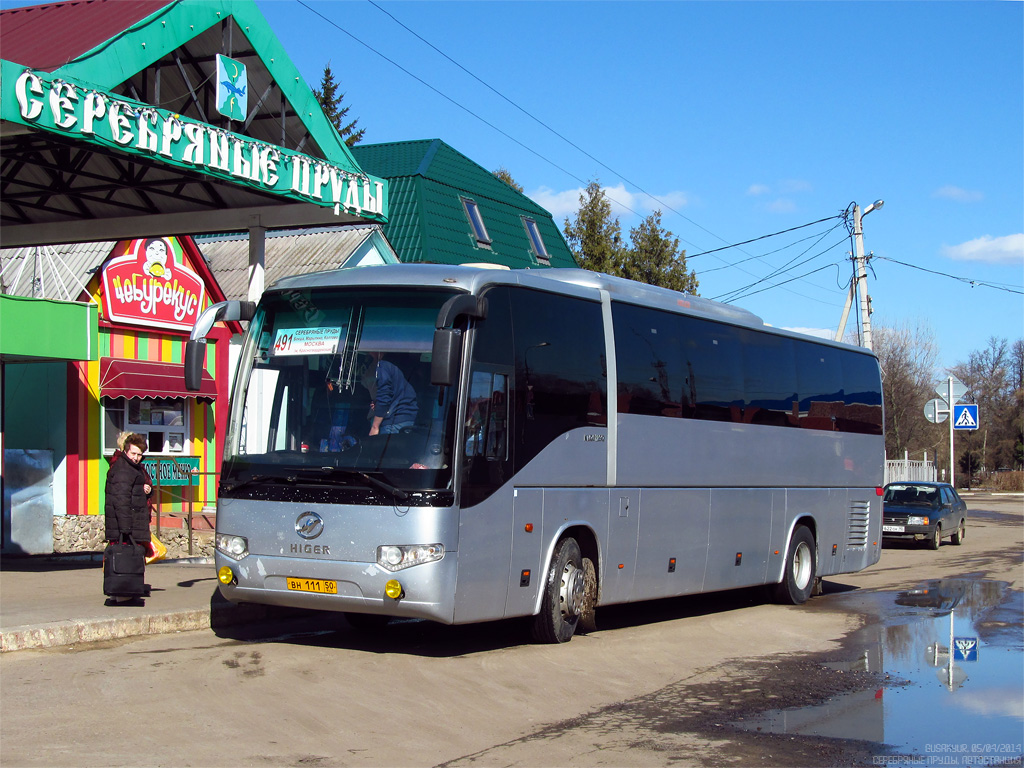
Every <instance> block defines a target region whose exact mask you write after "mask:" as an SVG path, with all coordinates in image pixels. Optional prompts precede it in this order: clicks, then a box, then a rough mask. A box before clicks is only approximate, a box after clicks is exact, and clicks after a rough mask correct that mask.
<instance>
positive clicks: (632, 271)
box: [621, 211, 698, 294]
mask: <svg viewBox="0 0 1024 768" xmlns="http://www.w3.org/2000/svg"><path fill="white" fill-rule="evenodd" d="M629 239H630V245H631V247H630V249H629V251H628V253H627V256H626V258H625V259H624V260H623V262H622V272H621V274H622V276H623V277H628V278H629V279H630V280H637V281H639V282H641V283H647V284H648V285H660V286H662V287H663V288H671V289H672V290H673V291H681V292H682V293H690V294H696V293H697V285H698V282H697V276H696V275H695V274H694V273H693V272H691V271H689V270H688V269H687V268H686V251H680V250H679V238H677V237H675V236H674V235H673V234H672V233H671V232H669V231H668V230H666V229H664V228H663V227H662V226H661V211H655V212H654V213H652V214H651V215H650V216H648V217H647V218H646V219H644V220H643V221H642V222H640V225H639V226H637V227H635V228H633V229H631V230H630V232H629Z"/></svg>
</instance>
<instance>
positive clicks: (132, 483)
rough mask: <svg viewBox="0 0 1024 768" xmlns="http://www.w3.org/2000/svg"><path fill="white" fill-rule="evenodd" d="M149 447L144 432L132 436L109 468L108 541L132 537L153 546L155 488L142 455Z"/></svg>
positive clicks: (136, 541)
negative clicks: (151, 524)
mask: <svg viewBox="0 0 1024 768" xmlns="http://www.w3.org/2000/svg"><path fill="white" fill-rule="evenodd" d="M147 447H148V446H147V445H146V438H144V437H143V436H142V435H138V434H134V433H133V434H130V435H128V436H127V437H126V438H125V440H124V447H123V448H122V450H121V452H120V455H115V459H114V462H113V463H112V464H111V465H110V469H109V470H108V471H107V483H106V497H107V498H106V506H105V508H104V514H105V516H106V524H105V533H106V539H107V541H110V542H117V541H121V540H123V539H126V538H127V537H129V536H131V537H132V538H133V539H134V540H135V543H136V544H141V545H143V546H146V547H148V546H149V543H150V540H151V538H150V532H149V495H150V494H151V493H152V492H153V487H152V486H151V485H150V482H149V473H148V472H146V469H145V467H143V466H142V455H143V454H144V453H145V452H146V449H147Z"/></svg>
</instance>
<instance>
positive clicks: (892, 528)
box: [882, 525, 905, 533]
mask: <svg viewBox="0 0 1024 768" xmlns="http://www.w3.org/2000/svg"><path fill="white" fill-rule="evenodd" d="M904 530H905V529H904V527H903V526H902V525H883V526H882V533H903V531H904Z"/></svg>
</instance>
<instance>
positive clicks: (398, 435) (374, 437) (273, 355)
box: [224, 289, 454, 488]
mask: <svg viewBox="0 0 1024 768" xmlns="http://www.w3.org/2000/svg"><path fill="white" fill-rule="evenodd" d="M450 297H451V294H450V293H443V292H438V291H413V290H407V289H395V290H387V291H384V290H372V291H351V290H349V291H342V290H338V289H314V290H304V291H301V292H300V291H291V292H286V293H281V294H277V295H273V296H270V297H267V298H266V299H265V300H264V302H263V304H262V305H261V309H260V311H259V312H258V313H257V316H256V317H255V318H254V319H253V325H252V328H250V332H249V337H248V339H247V343H246V345H245V348H244V350H243V352H242V360H241V362H240V364H239V373H238V376H239V382H238V383H237V384H236V387H235V392H234V401H233V408H232V418H231V425H230V428H229V434H228V439H227V452H226V455H225V470H224V471H225V475H234V481H235V482H239V481H240V480H243V481H244V478H245V477H252V476H258V477H261V478H274V477H278V476H282V475H287V476H290V477H294V476H295V471H296V470H297V471H298V472H299V476H300V477H303V476H305V475H306V474H309V475H310V476H311V477H312V476H315V479H316V481H317V482H323V481H327V480H330V479H331V478H340V477H343V476H344V475H345V474H346V473H347V474H349V475H351V474H353V473H363V474H364V475H365V474H367V473H369V474H372V475H373V477H375V478H377V479H378V480H382V481H384V482H386V483H389V484H391V485H394V486H399V487H404V488H445V487H446V486H447V484H448V482H449V480H450V477H451V471H450V467H449V463H450V462H449V456H450V453H451V452H450V442H451V435H450V434H449V432H450V430H448V429H446V424H447V423H449V422H451V423H452V424H454V420H453V419H449V405H450V390H452V389H453V388H452V387H436V386H434V385H432V384H431V381H430V359H431V342H432V339H433V333H434V325H435V322H436V320H437V313H438V310H439V308H440V307H441V305H442V304H443V303H444V301H445V300H446V299H448V298H450ZM304 470H305V471H304ZM225 479H227V478H225Z"/></svg>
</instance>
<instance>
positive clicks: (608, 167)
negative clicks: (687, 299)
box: [299, 0, 732, 248]
mask: <svg viewBox="0 0 1024 768" xmlns="http://www.w3.org/2000/svg"><path fill="white" fill-rule="evenodd" d="M299 2H300V3H301V0H299ZM368 2H369V3H370V5H372V6H373V7H374V8H376V9H377V10H379V11H380V12H381V13H383V14H385V15H386V16H388V17H389V18H390V19H391V20H392V21H394V22H395V23H396V24H398V25H399V26H401V27H402V28H403V29H405V30H406V31H407V32H409V33H410V34H411V35H413V36H415V37H416V38H417V39H419V40H421V41H422V42H423V43H424V44H426V45H428V46H430V47H431V48H432V49H433V50H435V51H436V52H437V53H439V54H440V55H441V56H444V58H445V59H447V60H448V61H450V62H451V63H452V64H454V65H455V66H456V67H458V68H459V69H461V70H462V71H463V72H465V73H466V74H467V75H469V76H470V77H472V78H473V79H474V80H476V81H477V82H478V83H480V84H481V85H483V86H484V87H485V88H487V89H488V90H490V91H491V92H492V93H494V94H496V95H498V96H500V97H501V98H502V99H504V100H505V101H507V102H508V103H509V104H511V105H512V106H513V107H515V108H516V109H518V110H519V111H520V112H522V113H523V114H524V115H526V116H527V117H529V118H530V119H531V120H533V121H534V122H536V123H537V124H538V125H540V126H543V127H544V128H546V129H547V130H548V131H550V132H551V133H553V134H554V135H555V136H557V137H558V138H560V139H561V140H562V141H564V142H565V143H566V144H568V145H569V146H571V147H573V148H574V149H576V150H577V151H579V152H582V153H583V154H584V155H586V156H587V157H589V158H590V159H591V160H593V161H594V162H595V163H597V164H598V165H600V166H601V167H602V168H604V169H605V170H607V171H609V172H610V173H612V174H614V175H615V176H617V177H618V178H620V179H622V180H623V181H624V182H626V183H627V184H629V185H630V186H633V187H636V189H638V190H640V191H641V192H642V193H643V194H645V195H647V197H649V198H651V200H654V201H655V202H656V203H658V205H660V206H662V207H663V208H667V209H668V210H670V211H672V213H674V214H676V215H677V216H679V217H680V218H681V219H684V220H686V221H688V222H690V224H692V225H693V226H695V227H697V228H698V229H701V230H703V231H704V232H707V233H708V234H709V235H711V236H712V237H715V238H717V239H719V240H721V241H722V242H723V243H725V242H728V241H727V240H726V239H725V238H724V237H721V236H720V235H716V234H715V233H714V232H712V231H711V230H710V229H708V228H707V227H704V226H701V225H700V224H698V223H697V222H696V221H694V220H693V219H691V218H690V217H689V216H686V215H685V214H683V213H680V212H679V211H677V210H676V209H675V208H673V207H672V206H671V205H669V204H668V203H666V202H665V201H664V200H661V199H660V198H658V197H656V196H655V195H652V194H651V193H650V192H648V191H647V190H646V189H644V188H643V187H641V186H640V185H639V184H637V183H636V182H635V181H632V180H630V179H628V178H626V176H624V175H623V174H622V173H620V172H619V171H616V170H615V169H614V168H612V167H610V166H609V165H607V164H606V163H604V162H602V161H601V160H599V159H598V158H596V157H594V156H593V155H592V154H590V153H589V152H587V150H585V149H583V147H581V146H579V145H578V144H576V143H575V142H573V141H572V140H571V139H568V138H566V137H565V136H563V135H562V134H561V133H559V132H558V131H556V130H555V129H554V128H552V127H551V126H550V125H548V124H547V123H545V122H544V121H543V120H541V119H540V118H539V117H537V116H536V115H534V114H532V113H531V112H529V111H528V110H526V109H525V108H523V107H522V106H520V105H519V104H517V103H516V102H515V101H513V100H512V99H510V98H509V97H508V96H506V95H505V94H503V93H502V92H501V91H499V90H498V89H497V88H495V87H493V86H492V85H491V84H490V83H488V82H486V81H485V80H483V79H481V78H480V77H478V76H477V75H476V74H475V73H473V72H471V71H470V70H469V69H467V68H466V67H464V66H463V65H462V64H460V63H459V62H457V61H456V60H455V59H453V58H452V57H451V56H449V55H448V54H447V53H445V52H444V51H442V50H441V49H440V48H438V47H437V46H436V45H434V44H433V43H432V42H430V41H429V40H427V39H426V38H424V37H423V36H422V35H420V34H419V33H418V32H416V31H415V30H414V29H411V28H410V27H408V26H406V25H405V24H404V23H403V22H401V21H399V20H398V19H397V18H395V16H394V15H393V14H391V13H390V12H389V11H386V10H384V9H383V8H381V7H380V6H379V5H378V4H377V3H376V2H374V0H368ZM303 4H304V3H303ZM307 7H308V6H307ZM570 175H571V174H570ZM573 178H575V177H573ZM616 202H618V201H616ZM619 204H620V205H621V203H619ZM623 207H624V208H625V207H626V206H623ZM626 210H630V209H629V208H626ZM632 212H633V213H635V214H636V215H638V216H639V215H640V214H637V213H636V211H632ZM680 240H683V242H685V243H688V244H689V245H693V246H694V247H695V248H696V247H697V246H696V245H695V244H694V243H691V242H690V241H689V240H686V239H685V238H680ZM729 247H732V246H729Z"/></svg>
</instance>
